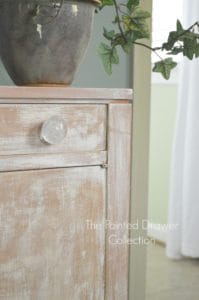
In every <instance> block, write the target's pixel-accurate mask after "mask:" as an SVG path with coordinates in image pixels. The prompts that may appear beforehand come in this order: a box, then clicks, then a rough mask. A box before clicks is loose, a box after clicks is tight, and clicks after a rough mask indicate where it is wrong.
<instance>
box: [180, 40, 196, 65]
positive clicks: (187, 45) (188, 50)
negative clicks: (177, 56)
mask: <svg viewBox="0 0 199 300" xmlns="http://www.w3.org/2000/svg"><path fill="white" fill-rule="evenodd" d="M183 42H184V49H183V55H184V56H186V57H187V58H189V59H190V60H192V59H193V57H194V54H195V53H196V52H197V45H198V44H197V40H196V39H193V40H190V39H188V38H184V40H183Z"/></svg>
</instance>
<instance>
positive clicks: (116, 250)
mask: <svg viewBox="0 0 199 300" xmlns="http://www.w3.org/2000/svg"><path fill="white" fill-rule="evenodd" d="M131 122H132V105H131V104H111V105H109V121H108V126H109V128H108V203H107V237H106V238H107V240H106V296H105V299H106V300H108V299H111V300H121V299H122V300H126V299H127V298H128V250H129V248H128V242H127V240H128V229H127V226H128V222H129V204H130V173H131V172H130V168H131V163H130V156H131Z"/></svg>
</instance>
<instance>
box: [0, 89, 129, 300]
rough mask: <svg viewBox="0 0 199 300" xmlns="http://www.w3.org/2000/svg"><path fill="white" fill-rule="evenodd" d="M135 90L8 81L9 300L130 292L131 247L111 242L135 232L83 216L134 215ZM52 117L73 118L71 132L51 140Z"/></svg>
mask: <svg viewBox="0 0 199 300" xmlns="http://www.w3.org/2000/svg"><path fill="white" fill-rule="evenodd" d="M131 98H132V91H131V90H116V89H114V90H111V89H65V88H0V103H4V104H0V298H1V299H3V300H29V299H30V300H34V299H38V300H40V299H41V300H55V299H56V300H58V299H59V300H62V299H64V300H65V299H67V300H68V299H69V300H76V299H78V300H79V299H81V300H103V299H106V300H121V299H122V300H126V299H127V297H128V245H127V244H125V245H113V244H111V243H109V237H110V235H111V234H116V236H118V237H123V236H126V235H127V234H128V232H127V230H126V229H124V230H121V228H120V229H118V230H115V231H112V230H110V229H108V230H107V231H105V229H104V227H103V226H102V227H101V229H99V228H98V229H96V230H94V229H93V230H91V228H90V229H88V227H86V224H85V222H86V219H89V220H91V221H92V222H93V223H95V224H101V225H102V224H103V222H105V218H107V219H108V220H110V221H111V222H112V223H114V224H118V223H128V220H129V201H130V140H131V130H130V124H131V108H132V106H131V105H130V104H128V102H129V101H130V100H131ZM6 102H7V103H10V104H7V103H6ZM11 103H12V104H11ZM19 103H21V104H19ZM25 103H27V104H25ZM33 103H35V104H33ZM58 103H59V104H58ZM69 103H71V104H69ZM80 103H81V104H80ZM89 103H92V104H89ZM105 103H106V104H105ZM113 103H114V104H113ZM116 103H117V104H116ZM107 108H108V111H107ZM53 115H60V116H61V117H62V118H64V120H66V123H67V136H66V138H65V139H64V141H63V143H61V144H59V145H55V146H54V145H53V146H48V145H45V144H43V143H42V142H41V141H40V139H39V136H40V127H41V124H42V122H44V121H46V119H48V118H49V117H51V116H53ZM107 117H108V118H107ZM107 120H108V124H107ZM107 142H108V144H107ZM107 146H108V148H107ZM107 151H108V159H107ZM106 163H108V179H107V178H106V171H107V169H106V168H104V167H106ZM104 164H105V165H104ZM94 165H98V166H94ZM77 166H81V167H77ZM49 168H52V169H49ZM33 169H35V171H33ZM39 169H40V170H39ZM41 169H48V170H41ZM16 170H20V171H16ZM24 170H26V171H24ZM30 170H31V171H30ZM7 171H9V172H7ZM107 180H108V181H107ZM78 225H79V226H78ZM82 225H83V226H82Z"/></svg>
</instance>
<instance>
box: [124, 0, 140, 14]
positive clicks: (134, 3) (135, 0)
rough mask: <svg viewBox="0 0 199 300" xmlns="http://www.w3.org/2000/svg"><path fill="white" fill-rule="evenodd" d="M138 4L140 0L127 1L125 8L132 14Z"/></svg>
mask: <svg viewBox="0 0 199 300" xmlns="http://www.w3.org/2000/svg"><path fill="white" fill-rule="evenodd" d="M139 4H140V0H128V2H127V5H126V6H127V8H128V9H129V10H130V12H132V11H133V10H134V8H135V7H136V6H138V5H139Z"/></svg>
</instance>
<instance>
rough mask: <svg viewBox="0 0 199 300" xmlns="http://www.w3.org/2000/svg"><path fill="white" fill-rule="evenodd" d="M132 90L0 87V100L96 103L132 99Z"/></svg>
mask: <svg viewBox="0 0 199 300" xmlns="http://www.w3.org/2000/svg"><path fill="white" fill-rule="evenodd" d="M132 97H133V96H132V90H131V89H101V88H83V89H82V88H70V87H67V88H64V87H62V88H60V87H37V88H35V87H8V86H7V87H5V86H4V87H2V86H1V87H0V102H1V101H5V102H6V103H7V102H8V101H10V100H11V101H13V102H15V103H17V101H21V100H23V101H26V100H28V101H31V100H33V99H36V100H38V101H41V99H42V101H45V100H46V99H48V101H49V102H50V101H52V102H53V101H54V102H56V101H59V100H58V99H63V100H65V101H67V100H69V101H74V102H76V100H77V101H78V100H79V101H81V102H82V101H84V100H85V101H87V102H89V101H92V102H93V103H96V100H97V99H98V103H99V102H101V101H103V100H105V101H108V100H109V102H111V101H113V100H114V101H118V100H119V101H121V100H125V99H126V100H127V99H128V100H130V101H132ZM99 100H100V101H99Z"/></svg>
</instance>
